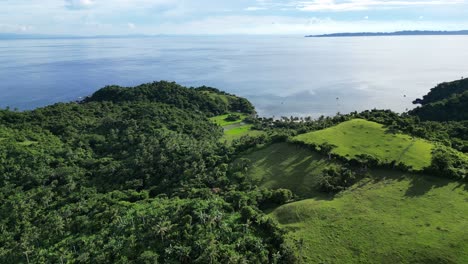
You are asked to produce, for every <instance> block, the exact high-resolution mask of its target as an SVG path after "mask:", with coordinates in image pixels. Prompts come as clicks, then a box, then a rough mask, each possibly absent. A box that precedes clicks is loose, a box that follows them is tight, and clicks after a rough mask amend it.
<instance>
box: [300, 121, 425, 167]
mask: <svg viewBox="0 0 468 264" xmlns="http://www.w3.org/2000/svg"><path fill="white" fill-rule="evenodd" d="M293 140H295V141H301V142H304V143H306V144H307V143H313V144H323V143H325V142H328V143H330V144H333V145H335V146H337V147H336V148H335V149H334V150H333V153H335V154H338V155H341V156H344V157H348V158H351V157H355V156H356V155H359V154H370V155H373V156H374V157H377V158H379V159H380V160H382V161H386V162H391V161H392V160H395V161H397V163H399V162H402V163H404V164H406V165H409V166H412V167H413V168H414V169H416V170H421V169H423V168H424V167H427V166H429V165H430V162H431V150H432V148H433V145H432V144H431V143H429V142H427V141H425V140H422V139H417V138H412V137H411V136H408V135H403V134H393V133H389V132H387V130H386V129H385V128H384V127H383V125H381V124H378V123H375V122H370V121H366V120H363V119H353V120H350V121H347V122H344V123H341V124H339V125H337V126H334V127H331V128H328V129H324V130H320V131H315V132H310V133H307V134H302V135H299V136H296V137H295V138H294V139H293Z"/></svg>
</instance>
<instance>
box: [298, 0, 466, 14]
mask: <svg viewBox="0 0 468 264" xmlns="http://www.w3.org/2000/svg"><path fill="white" fill-rule="evenodd" d="M463 3H465V1H464V0H418V1H412V0H345V1H336V0H313V1H295V2H292V5H295V7H296V8H297V9H298V10H302V11H333V12H345V11H358V10H368V9H375V8H399V7H408V6H434V5H453V4H463Z"/></svg>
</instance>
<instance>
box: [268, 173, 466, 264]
mask: <svg viewBox="0 0 468 264" xmlns="http://www.w3.org/2000/svg"><path fill="white" fill-rule="evenodd" d="M374 175H376V177H377V178H378V179H380V180H377V181H373V180H371V179H365V180H363V181H361V182H359V183H357V184H356V185H354V186H353V187H352V188H350V189H349V190H347V191H344V192H342V193H341V194H339V195H338V196H337V197H335V198H334V199H333V200H321V199H308V200H303V201H299V202H294V203H290V204H287V205H284V206H282V207H279V208H277V209H276V210H274V211H273V212H272V213H271V216H272V217H274V218H275V219H277V220H278V221H279V222H280V223H281V224H282V226H283V227H284V228H286V229H287V230H289V231H291V233H290V243H298V242H293V241H301V240H302V241H303V242H302V245H303V247H302V250H300V251H299V252H298V254H299V255H302V256H303V257H304V258H305V263H391V264H393V263H468V233H467V230H468V205H467V202H468V192H467V186H466V185H461V184H459V183H457V182H450V181H449V180H445V179H440V178H434V177H429V176H424V177H422V176H420V175H418V176H414V175H403V174H402V173H392V172H387V171H376V172H375V173H374ZM285 177H288V176H287V175H285ZM384 177H385V178H384ZM299 244H301V243H300V242H299Z"/></svg>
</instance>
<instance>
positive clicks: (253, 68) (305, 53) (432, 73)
mask: <svg viewBox="0 0 468 264" xmlns="http://www.w3.org/2000/svg"><path fill="white" fill-rule="evenodd" d="M467 45H468V36H409V37H356V38H304V37H301V36H297V37H295V36H294V37H291V36H286V37H285V36H228V37H227V36H222V37H221V36H217V37H213V36H209V37H201V36H197V37H193V36H187V37H168V36H164V37H153V38H125V39H122V38H119V39H47V40H1V41H0V107H6V106H10V107H12V108H15V107H16V108H19V109H23V110H24V109H33V108H35V107H39V106H45V105H48V104H53V103H56V102H64V101H71V100H77V99H78V98H79V97H84V96H87V95H90V94H92V93H93V92H94V91H96V90H98V89H99V88H102V87H103V86H105V85H110V84H117V85H122V86H133V85H138V84H141V83H145V82H151V81H157V80H168V81H176V82H178V83H180V84H182V85H186V86H201V85H207V86H213V87H216V88H219V89H221V90H225V91H227V92H230V93H234V94H237V95H240V96H244V97H246V98H248V99H249V100H251V101H252V102H253V103H254V104H255V106H256V108H257V111H258V112H259V114H260V115H263V116H277V117H279V116H290V115H295V116H307V115H311V116H315V117H317V116H319V115H322V114H323V115H333V114H335V113H337V112H341V113H346V112H350V111H354V110H357V111H360V110H365V109H373V108H378V109H392V110H394V111H399V112H402V111H405V110H406V109H409V108H412V107H413V105H412V104H411V101H412V100H414V99H415V98H417V97H421V96H422V95H424V94H426V93H427V92H428V91H429V89H430V88H432V87H434V86H435V85H436V84H438V83H440V82H443V81H451V80H455V79H459V78H460V77H462V76H463V75H465V76H468V49H467V48H466V47H467Z"/></svg>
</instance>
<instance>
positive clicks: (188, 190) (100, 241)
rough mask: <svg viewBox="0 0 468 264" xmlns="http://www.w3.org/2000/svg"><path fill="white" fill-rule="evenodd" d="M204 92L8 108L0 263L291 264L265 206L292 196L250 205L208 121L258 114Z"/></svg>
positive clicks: (161, 90) (108, 91)
mask: <svg viewBox="0 0 468 264" xmlns="http://www.w3.org/2000/svg"><path fill="white" fill-rule="evenodd" d="M199 93H200V91H199V90H197V89H187V88H183V87H181V86H179V85H176V84H174V83H166V82H161V83H152V84H147V85H142V86H138V87H136V88H120V87H107V88H104V89H103V90H100V91H98V92H96V93H95V94H94V95H92V96H91V97H89V98H87V99H86V100H85V101H83V102H79V103H67V104H56V105H53V106H49V107H45V108H40V109H36V110H34V111H26V112H12V111H9V110H2V111H0V138H1V139H2V140H1V143H2V144H1V145H0V175H1V177H0V197H1V201H2V203H0V263H89V262H95V263H219V262H227V263H242V262H247V261H249V262H257V263H268V262H271V263H274V262H284V263H288V262H293V261H294V258H293V254H292V250H291V249H290V248H288V247H287V245H286V244H284V235H283V233H284V232H283V231H282V230H281V229H280V228H279V227H278V225H277V224H275V223H274V222H272V221H270V220H268V219H269V218H267V217H266V216H265V215H264V214H263V213H262V212H261V211H260V210H259V209H258V207H259V206H260V202H268V201H270V200H271V202H274V203H276V204H278V205H279V204H281V203H284V202H286V201H287V200H289V199H288V197H287V196H288V193H287V192H286V193H285V192H278V191H268V190H266V194H265V195H264V196H263V197H264V198H263V200H261V201H257V200H256V199H253V198H249V197H256V196H255V195H256V193H257V192H258V191H256V190H255V188H254V187H252V186H251V185H250V184H249V183H248V182H244V181H243V180H242V179H237V178H235V180H231V178H232V175H234V174H236V170H234V168H229V166H228V164H229V163H230V162H231V159H232V158H231V157H232V156H233V153H234V148H231V147H228V146H226V145H224V144H222V143H220V142H219V141H220V139H221V137H222V134H223V131H222V128H220V127H219V126H217V125H216V124H214V123H213V122H212V121H210V120H209V119H208V118H207V117H209V116H214V115H217V114H224V113H227V111H226V112H225V109H227V110H229V111H231V110H233V108H235V110H236V111H237V110H239V111H241V112H242V111H245V112H249V111H248V108H239V106H242V104H234V105H224V104H221V103H219V102H215V101H212V100H211V99H209V98H208V99H207V98H206V97H205V96H203V95H202V94H199ZM234 101H236V102H244V100H242V99H236V100H234ZM244 106H247V104H246V105H244ZM237 193H238V194H243V196H246V197H247V199H246V200H245V202H242V203H240V202H239V201H238V200H236V199H234V198H235V197H237V196H236V195H235V194H237ZM281 197H283V198H282V199H281ZM284 197H285V198H284ZM239 205H242V206H240V207H239ZM246 206H248V207H249V208H250V209H251V210H252V211H254V212H255V214H253V215H251V216H249V218H248V219H245V217H244V215H243V214H242V212H243V207H246Z"/></svg>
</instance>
